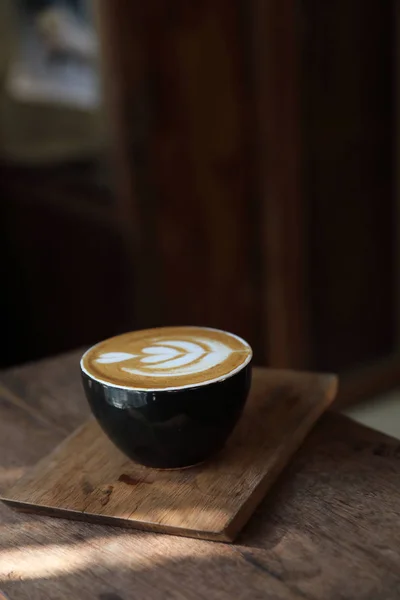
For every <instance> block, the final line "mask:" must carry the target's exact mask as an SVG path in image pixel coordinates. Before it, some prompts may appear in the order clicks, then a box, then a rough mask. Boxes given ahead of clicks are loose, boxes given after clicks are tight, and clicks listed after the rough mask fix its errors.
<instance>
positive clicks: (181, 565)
mask: <svg viewBox="0 0 400 600" xmlns="http://www.w3.org/2000/svg"><path fill="white" fill-rule="evenodd" d="M77 356H78V354H77V355H76V356H75V358H74V357H73V356H72V357H68V356H64V357H59V358H57V359H52V360H51V361H44V362H43V363H39V364H37V365H28V366H27V367H21V368H19V369H18V370H13V372H12V375H13V377H12V379H11V378H10V377H9V373H8V372H7V373H2V374H0V381H3V382H4V379H7V381H8V382H10V383H11V384H12V391H13V396H14V398H15V399H16V400H18V402H17V404H15V403H14V402H13V401H12V400H11V398H8V400H6V401H4V403H2V404H1V405H0V423H1V422H2V421H4V423H5V425H6V427H5V428H4V429H2V430H1V435H0V464H1V465H2V466H3V467H4V471H7V468H8V467H9V468H10V469H9V470H8V474H9V475H10V477H11V475H12V472H11V469H13V468H14V466H15V465H23V464H25V465H27V466H29V465H32V464H33V462H35V461H36V460H37V459H38V458H40V456H44V455H45V454H46V453H47V452H48V448H49V446H50V445H51V444H52V440H54V445H55V444H56V443H57V442H59V441H61V440H62V438H63V435H64V434H63V433H62V432H61V431H60V429H59V428H58V427H56V426H55V425H54V424H53V420H54V417H55V415H54V407H53V406H51V402H48V401H46V402H41V401H40V392H39V390H40V386H41V385H43V379H44V380H45V381H47V383H48V385H49V386H50V388H51V394H52V395H53V396H54V398H59V397H60V395H61V392H57V379H59V380H60V381H61V382H62V381H64V382H66V381H68V380H69V381H70V385H71V386H74V385H75V386H76V390H77V395H78V399H77V400H76V401H75V402H77V403H78V404H79V403H80V402H81V400H79V398H80V395H79V373H78V372H77V370H76V366H75V364H76V363H75V361H76V360H77ZM51 367H53V368H54V370H55V371H56V372H57V377H52V372H53V369H52V368H51ZM62 373H63V375H61V374H62ZM288 377H290V374H287V372H284V371H282V372H281V373H280V375H279V381H277V385H278V386H282V385H285V384H287V382H288ZM40 381H42V383H41V384H40V385H39V382H40ZM64 385H65V383H64ZM17 388H18V389H19V390H20V392H21V393H26V395H25V396H21V397H19V396H17V394H16V393H15V392H16V389H17ZM33 389H36V391H37V393H36V394H32V395H31V391H32V390H33ZM61 389H63V387H61V388H60V390H61ZM70 390H71V391H72V387H71V388H70ZM38 394H39V396H38ZM46 394H48V392H45V395H46ZM24 407H25V408H24ZM68 407H71V411H72V417H68V410H69V408H68ZM32 408H34V410H35V413H34V414H33V413H32V411H31V409H32ZM63 410H64V411H65V419H66V421H68V420H69V419H70V421H69V422H70V423H71V424H72V423H73V422H76V419H77V412H76V411H77V404H76V403H74V394H72V393H71V395H70V402H67V403H66V407H65V408H64V409H63ZM82 410H83V411H84V410H85V407H83V404H82ZM36 411H37V412H36ZM39 417H40V418H41V420H40V422H39V421H38V420H37V419H38V418H39ZM82 419H86V413H84V412H83V414H82ZM46 429H47V433H46V434H45V435H46V436H48V437H47V441H46V440H45V443H43V445H41V444H40V443H39V440H40V438H38V439H36V437H37V432H38V431H42V439H44V438H45V435H44V432H45V430H46ZM7 430H9V432H10V433H9V435H5V433H6V431H7ZM19 431H20V432H22V431H23V434H24V435H23V436H22V433H21V434H18V432H19ZM24 436H26V438H25V437H24ZM24 439H26V442H25V443H24ZM6 461H7V462H6ZM7 466H8V467H7ZM399 507H400V444H399V442H398V441H397V440H393V439H392V438H389V437H387V436H385V435H383V434H381V433H378V432H373V431H371V430H369V429H367V428H365V427H362V426H360V425H358V424H356V423H353V422H351V421H350V420H349V419H347V418H345V417H342V416H338V415H332V414H329V413H327V414H326V415H325V416H324V417H323V418H322V419H321V420H320V421H319V423H318V424H317V425H316V427H315V428H314V430H313V431H312V432H311V434H310V435H309V436H308V438H307V440H306V441H305V443H304V444H303V446H302V448H301V449H300V451H299V452H298V453H297V454H296V455H295V457H294V459H293V461H292V463H291V465H290V466H289V467H288V468H287V469H286V470H285V471H284V473H283V474H282V476H281V477H280V479H279V480H278V482H277V483H276V484H275V486H274V487H273V488H272V489H271V492H270V493H269V494H268V497H267V498H266V499H265V500H264V501H263V502H262V503H261V504H260V506H259V508H258V509H257V510H256V511H255V513H254V515H253V517H252V519H251V522H250V523H249V525H248V526H247V527H246V528H245V529H244V530H243V531H242V533H241V534H240V536H239V538H238V539H237V542H236V544H235V545H227V544H218V543H212V542H207V541H202V540H193V539H189V538H183V537H174V536H163V535H157V534H152V533H142V532H138V531H134V530H126V529H122V528H115V527H103V526H100V525H93V524H86V523H82V522H75V521H68V522H66V521H64V520H62V519H49V518H46V517H38V516H31V515H28V514H25V513H24V514H20V513H17V512H15V511H12V510H10V509H8V508H7V507H6V506H5V505H3V504H2V503H0V588H1V589H2V590H3V591H4V592H6V593H7V594H8V595H9V597H10V598H12V599H13V600H44V599H45V598H51V600H65V599H66V598H79V600H143V598H146V599H148V600H165V598H166V597H167V598H168V599H170V600H206V599H207V600H228V599H232V598H235V600H248V599H249V598H251V599H253V598H254V599H256V600H261V599H263V600H299V599H308V600H320V599H323V600H338V599H339V598H340V600H354V599H355V598H357V599H360V600H398V598H399V596H400V551H399V543H398V524H399V521H400V509H399Z"/></svg>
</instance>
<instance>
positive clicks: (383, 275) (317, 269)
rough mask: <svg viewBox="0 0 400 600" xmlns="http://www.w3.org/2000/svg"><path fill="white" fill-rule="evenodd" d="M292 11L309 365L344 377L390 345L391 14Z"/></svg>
mask: <svg viewBox="0 0 400 600" xmlns="http://www.w3.org/2000/svg"><path fill="white" fill-rule="evenodd" d="M301 7H302V12H301V17H302V24H303V30H304V36H303V51H304V53H303V67H302V70H303V77H304V83H303V92H304V112H303V117H304V121H305V123H304V136H303V140H304V156H305V162H304V169H305V180H304V196H305V199H306V201H307V202H308V203H309V211H308V212H309V218H310V224H309V250H308V251H309V254H308V257H309V262H310V273H309V281H308V289H309V294H310V309H311V310H310V319H311V321H310V325H311V333H310V335H311V337H312V341H313V362H312V364H311V366H313V367H315V368H320V369H327V368H329V369H332V370H339V371H344V370H347V371H348V370H349V369H351V368H353V367H357V366H358V365H359V364H362V363H363V362H367V361H373V360H376V359H378V358H380V357H382V356H385V355H389V354H391V352H392V351H393V350H394V345H395V335H396V310H395V292H396V290H395V272H394V252H395V247H394V240H395V237H396V236H395V229H394V227H395V225H394V223H395V222H394V202H393V200H394V195H393V164H394V162H393V132H394V115H393V98H394V88H393V77H392V74H393V13H392V8H393V7H392V2H383V3H380V4H379V6H378V5H377V3H376V2H374V0H354V1H352V2H347V1H346V0H337V1H335V2H319V1H318V0H306V1H304V2H302V4H301Z"/></svg>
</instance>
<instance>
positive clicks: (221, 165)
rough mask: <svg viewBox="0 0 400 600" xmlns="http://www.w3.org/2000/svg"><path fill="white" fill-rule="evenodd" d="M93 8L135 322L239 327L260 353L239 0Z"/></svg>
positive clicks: (104, 2) (105, 2) (160, 0)
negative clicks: (128, 240)
mask: <svg viewBox="0 0 400 600" xmlns="http://www.w3.org/2000/svg"><path fill="white" fill-rule="evenodd" d="M98 6H99V9H100V21H101V23H102V27H101V33H102V41H103V47H104V54H105V59H106V60H105V66H106V77H107V79H106V81H107V85H108V95H109V96H112V98H111V99H110V100H111V101H110V120H111V121H112V122H113V123H114V129H115V131H116V134H115V136H114V143H115V145H116V146H117V147H118V154H119V157H118V158H119V168H120V171H121V170H123V173H121V174H120V183H121V185H120V191H119V197H120V199H121V201H120V204H119V212H120V213H121V215H122V218H123V219H124V220H125V226H126V228H127V229H128V230H129V233H128V236H129V235H130V236H131V237H132V238H134V240H135V244H136V253H137V256H138V257H139V259H138V260H137V263H138V264H137V266H136V272H135V276H136V277H137V278H138V285H137V301H136V309H137V316H138V320H139V322H140V323H141V324H142V325H143V326H154V325H155V324H164V325H168V324H176V323H178V322H179V323H199V324H208V325H210V326H215V327H219V328H222V329H226V330H228V331H230V330H231V331H235V333H238V334H239V335H241V336H243V337H244V338H245V339H248V340H249V341H250V342H251V344H252V346H253V347H254V349H255V352H256V355H258V356H259V358H260V359H261V348H262V340H261V336H260V334H261V329H260V328H259V327H258V324H257V319H256V314H257V312H258V310H259V309H258V304H259V293H258V288H257V284H258V281H257V280H258V278H259V275H258V270H257V264H256V261H258V258H256V257H255V254H256V253H257V250H256V247H255V246H256V244H255V240H256V228H257V224H256V218H255V215H254V206H255V198H254V193H253V187H254V186H253V180H252V177H251V171H252V168H253V167H252V164H251V161H252V153H253V149H252V147H251V145H252V140H251V131H250V130H251V128H252V124H251V123H252V105H251V100H250V96H251V93H250V90H249V86H248V85H247V77H248V74H247V73H246V61H247V56H246V54H245V52H244V51H243V46H244V40H243V37H242V7H241V3H240V2H231V1H230V0H204V1H203V2H200V3H195V2H183V1H182V0H178V1H176V2H170V1H169V0H150V1H149V2H145V3H143V2H138V1H131V0H121V2H119V3H118V5H117V4H116V3H115V2H112V1H109V0H99V2H98ZM139 263H140V264H139ZM232 290H235V293H232ZM256 307H257V308H256Z"/></svg>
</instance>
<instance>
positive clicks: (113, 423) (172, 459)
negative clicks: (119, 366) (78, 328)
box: [81, 361, 251, 469]
mask: <svg viewBox="0 0 400 600" xmlns="http://www.w3.org/2000/svg"><path fill="white" fill-rule="evenodd" d="M81 373H82V380H83V387H84V390H85V394H86V397H87V399H88V401H89V404H90V407H91V409H92V412H93V414H94V416H95V417H96V419H97V421H98V422H99V424H100V426H101V427H102V429H103V431H104V432H105V433H106V434H107V435H108V437H109V438H110V439H111V440H112V441H113V442H114V444H115V445H116V446H117V447H118V448H119V449H120V450H122V452H124V453H125V454H126V455H127V456H128V457H129V458H131V459H133V460H134V461H136V462H139V463H141V464H143V465H146V466H148V467H153V468H158V469H179V468H184V467H188V466H192V465H195V464H198V463H200V462H203V461H205V460H206V459H208V458H209V457H210V456H212V455H213V454H215V453H216V452H218V451H219V450H221V448H222V447H223V446H224V444H225V442H226V440H227V438H228V436H229V434H230V433H231V432H232V430H233V428H234V426H235V425H236V423H237V421H238V419H239V417H240V415H241V413H242V410H243V407H244V405H245V402H246V399H247V396H248V393H249V389H250V383H251V361H250V362H248V363H247V364H245V365H244V366H243V368H242V369H241V370H239V371H237V372H235V373H234V374H233V375H231V376H227V377H226V378H225V379H222V380H219V381H217V382H212V383H207V384H203V385H199V386H194V387H190V388H183V389H177V390H148V391H143V390H135V389H133V388H126V387H124V388H121V387H115V386H113V385H108V384H106V383H104V382H103V383H101V382H99V381H97V380H96V379H94V378H93V377H91V376H90V375H89V374H88V373H87V372H85V371H84V370H82V369H81Z"/></svg>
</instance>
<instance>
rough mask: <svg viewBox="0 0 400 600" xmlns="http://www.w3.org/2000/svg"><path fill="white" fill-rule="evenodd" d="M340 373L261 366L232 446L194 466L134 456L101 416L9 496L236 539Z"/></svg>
mask: <svg viewBox="0 0 400 600" xmlns="http://www.w3.org/2000/svg"><path fill="white" fill-rule="evenodd" d="M336 388H337V379H336V377H335V376H331V375H316V374H311V373H294V372H287V383H284V384H282V374H281V372H279V371H270V370H267V369H254V375H253V384H252V389H251V393H250V397H249V399H248V402H247V404H246V408H245V411H244V414H243V416H242V418H241V420H240V422H239V424H238V426H237V427H236V429H235V431H234V433H233V434H232V436H231V438H230V440H229V441H228V444H227V446H226V447H225V449H224V450H223V451H222V452H221V453H220V454H219V455H218V456H216V457H215V458H214V459H213V460H211V461H209V462H207V463H205V464H203V465H200V466H197V467H193V468H190V469H186V470H179V471H158V470H154V469H148V468H146V467H142V466H141V465H138V464H135V463H134V462H132V461H130V460H128V459H127V458H126V457H125V456H124V455H123V454H122V453H121V452H119V450H117V449H116V448H115V447H114V446H113V444H112V443H111V442H110V441H109V440H108V438H107V437H106V436H105V435H104V434H103V432H102V431H101V430H100V428H99V426H98V425H97V423H96V422H95V421H94V420H90V421H88V422H87V423H85V424H84V425H83V426H82V427H81V428H79V429H78V430H77V431H75V432H74V433H73V434H72V435H71V436H70V437H68V438H67V439H66V440H65V441H64V442H63V443H62V444H61V445H60V446H58V448H56V450H54V451H53V452H52V453H51V454H50V455H49V456H47V457H45V458H44V459H42V460H41V461H40V462H39V463H38V464H37V465H36V466H35V467H34V468H33V469H32V471H31V472H30V473H28V474H27V475H25V476H24V477H23V478H22V479H20V480H19V481H18V482H17V483H16V484H15V485H14V486H13V487H12V488H11V489H10V490H9V491H8V492H7V493H5V494H4V495H3V497H2V498H1V500H3V501H4V502H5V503H7V504H8V505H10V506H12V507H14V508H17V509H19V510H25V511H29V512H34V513H42V514H46V515H51V516H58V517H67V518H71V519H83V520H86V521H91V522H100V523H104V524H110V525H122V526H125V527H133V528H137V529H142V530H148V531H156V532H162V533H171V534H175V535H184V536H190V537H196V538H204V539H208V540H218V541H225V542H232V541H233V540H234V538H235V537H236V535H237V534H238V532H239V531H240V530H241V528H242V527H243V525H244V524H245V523H246V522H247V520H248V519H249V517H250V516H251V514H252V513H253V511H254V509H255V508H256V507H257V505H258V504H259V502H260V501H261V500H262V498H263V497H264V495H265V494H266V492H267V491H268V489H269V488H270V487H271V485H272V483H273V481H274V480H275V478H276V477H277V475H278V474H279V473H280V472H281V471H282V469H283V468H284V467H285V465H286V464H287V463H288V461H289V459H290V457H291V456H292V455H293V454H294V452H295V451H296V450H297V448H298V447H299V446H300V444H301V443H302V441H303V439H304V438H305V436H306V435H307V433H308V432H309V431H310V429H311V428H312V426H313V425H314V423H315V422H316V420H317V419H318V417H319V416H320V415H321V414H322V413H323V412H324V410H325V409H326V408H327V407H328V406H329V404H330V403H331V402H332V400H333V399H334V396H335V393H336Z"/></svg>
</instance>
